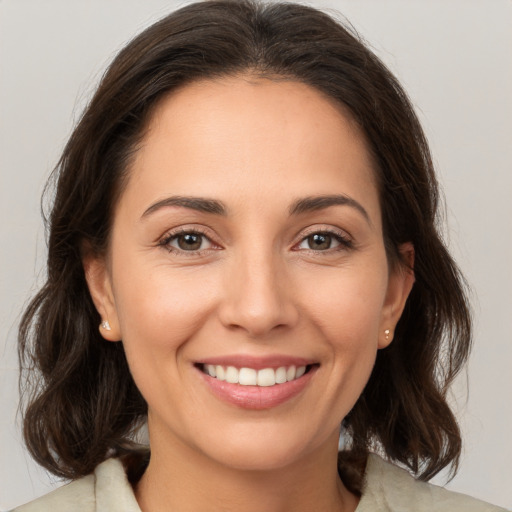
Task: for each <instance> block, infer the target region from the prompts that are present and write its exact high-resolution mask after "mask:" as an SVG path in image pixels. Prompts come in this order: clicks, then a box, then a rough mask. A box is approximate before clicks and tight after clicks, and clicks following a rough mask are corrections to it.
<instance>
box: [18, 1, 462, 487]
mask: <svg viewBox="0 0 512 512" xmlns="http://www.w3.org/2000/svg"><path fill="white" fill-rule="evenodd" d="M247 71H249V72H251V73H252V74H255V75H257V76H265V77H270V78H272V77H281V78H286V79H292V80H296V81H299V82H302V83H305V84H308V85H310V86H312V87H313V88H315V89H317V90H318V91H320V92H322V93H323V94H325V95H327V96H328V97H329V98H331V99H333V100H334V101H336V102H338V103H339V104H341V105H343V106H344V108H345V109H348V111H349V112H350V113H351V115H352V117H353V119H354V120H355V121H356V122H357V124H358V125H359V127H360V129H361V130H362V132H363V133H364V134H365V136H366V139H367V143H368V147H369V149H370V151H371V152H372V154H373V158H374V161H375V172H376V175H377V181H378V184H379V194H380V201H381V208H382V217H383V232H384V239H385V245H386V250H387V254H388V258H389V260H390V262H391V263H392V264H396V265H400V264H403V263H402V262H400V256H399V252H398V247H399V246H400V244H402V243H404V242H412V243H413V244H414V247H415V264H414V273H415V277H416V282H415V285H414V288H413V290H412V292H411V294H410V297H409V299H408V301H407V304H406V307H405V310H404V313H403V315H402V318H401V319H400V321H399V323H398V325H397V328H396V333H395V337H394V341H393V343H392V344H391V345H390V346H389V347H388V348H386V349H383V350H380V351H379V352H378V355H377V360H376V363H375V367H374V369H373V373H372V375H371V377H370V380H369V382H368V384H367V386H366V387H365V389H364V391H363V393H362V395H361V397H360V398H359V400H358V401H357V403H356V405H355V406H354V408H353V410H352V411H351V412H350V413H349V415H348V416H347V417H346V418H345V420H344V426H345V429H346V432H347V434H348V438H349V440H350V441H349V443H348V445H347V447H346V450H345V451H343V452H342V453H341V454H340V457H339V468H340V474H341V475H342V478H344V480H345V483H346V484H347V485H348V487H349V488H350V489H352V490H353V491H355V492H357V491H358V490H359V489H360V484H361V472H360V468H361V467H362V466H361V464H360V462H361V461H363V460H364V458H365V457H366V455H367V453H368V451H370V450H380V451H381V452H383V453H384V454H385V455H386V456H387V457H388V458H389V459H390V460H393V461H398V462H400V463H402V464H404V465H406V466H408V467H409V468H410V469H411V470H412V471H413V472H414V473H415V474H417V475H418V476H419V477H421V478H423V479H428V478H430V477H432V476H433V475H435V474H436V473H438V472H439V471H440V470H441V469H442V468H444V467H446V466H448V465H452V469H454V468H455V469H456V466H457V463H458V458H459V454H460V450H461V438H460V432H459V429H458V426H457V422H456V420H455V418H454V415H453V414H452V412H451V410H450V408H449V406H448V404H447V402H446V393H447V389H448V386H449V384H450V383H451V381H452V380H453V378H454V376H455V375H456V374H457V372H458V371H459V370H460V368H461V366H462V365H463V363H464V362H465V360H466V359H467V356H468V352H469V348H470V327H471V325H470V316H469V311H468V305H467V300H466V296H465V291H464V289H465V286H464V281H463V279H462V277H461V275H460V273H459V271H458V269H457V267H456V265H455V263H454V261H453V260H452V258H451V257H450V255H449V253H448V252H447V249H446V247H445V245H444V243H443V241H442V237H441V235H440V230H439V226H438V185H437V182H436V177H435V173H434V169H433V165H432V159H431V156H430V153H429V148H428V145H427V141H426V139H425V136H424V133H423V131H422V129H421V126H420V124H419V122H418V119H417V117H416V115H415V113H414V109H413V107H412V106H411V103H410V101H409V100H408V98H407V95H406V94H405V92H404V90H403V89H402V88H401V86H400V85H399V83H398V82H397V80H396V79H395V77H394V76H393V75H392V74H391V73H390V72H389V71H388V69H387V68H386V67H385V66H384V65H383V64H382V62H381V61H380V60H379V59H378V58H377V57H376V56H375V55H374V54H373V53H372V52H371V51H370V50H369V49H368V48H367V46H366V45H365V44H364V43H363V42H362V40H361V39H360V37H359V36H357V34H355V33H354V31H353V30H352V29H350V28H347V27H345V26H344V25H343V24H342V23H340V22H338V21H336V20H334V19H333V18H332V17H330V16H328V15H327V14H324V13H322V12H319V11H317V10H315V9H313V8H311V7H306V6H301V5H297V4H293V3H273V4H261V3H256V2H253V1H250V0H240V1H238V0H213V1H206V2H200V3H195V4H191V5H188V6H186V7H184V8H182V9H180V10H178V11H176V12H174V13H172V14H170V15H168V16H167V17H165V18H164V19H162V20H160V21H159V22H157V23H155V24H154V25H152V26H151V27H150V28H148V29H147V30H145V31H144V32H142V33H141V34H140V35H139V36H137V37H136V38H135V39H134V40H133V41H132V42H130V43H129V44H128V45H127V46H126V47H125V48H124V49H123V50H122V51H121V52H120V53H119V55H118V56H117V57H116V58H115V60H114V61H113V62H112V64H111V65H110V67H109V68H108V70H107V71H106V73H105V75H104V76H103V79H102V80H101V83H100V85H99V87H98V89H97V91H96V93H95V95H94V97H93V98H92V100H91V101H90V104H89V105H88V107H87V108H86V109H85V111H84V113H83V115H82V117H81V119H80V121H79V123H78V125H77V126H76V128H75V130H74V132H73V133H72V135H71V137H70V139H69V142H68V143H67V145H66V147H65V149H64V152H63V155H62V157H61V159H60V161H59V163H58V165H57V167H56V169H55V171H54V175H53V177H54V179H55V182H56V188H55V195H54V198H53V207H52V209H51V212H50V215H49V218H48V221H47V223H48V226H47V227H48V233H49V236H48V262H47V272H48V273H47V279H46V283H45V284H44V286H43V287H42V289H41V290H40V291H39V293H38V294H37V295H36V296H35V298H34V299H33V300H32V302H31V303H30V304H29V306H28V308H27V309H26V311H25V313H24V316H23V318H22V322H21V326H20V331H19V353H20V361H21V366H22V376H21V388H22V390H23V391H24V392H25V403H26V407H25V416H24V436H25V440H26V444H27V446H28V448H29V450H30V452H31V454H32V455H33V457H34V458H35V459H36V461H37V462H38V463H40V464H41V465H42V466H44V467H45V468H47V469H49V470H50V471H52V472H53V473H55V474H57V475H60V476H64V477H68V478H77V477H79V476H82V475H85V474H88V473H90V472H91V471H92V470H93V469H94V467H95V466H96V465H97V464H98V463H100V462H102V461H103V460H104V459H106V458H107V457H109V456H113V455H114V456H115V455H120V454H126V453H127V452H128V453H130V452H132V453H134V452H135V451H136V450H137V445H136V444H135V443H134V441H133V432H134V430H135V429H136V428H137V426H138V425H140V424H141V422H143V421H144V419H145V416H146V413H147V406H146V403H145V402H144V400H143V398H142V396H141V394H140V393H139V391H138V390H137V387H136V385H135V383H134V381H133V379H132V377H131V375H130V371H129V368H128V365H127V362H126V358H125V355H124V352H123V345H122V343H117V344H113V343H106V342H104V340H103V339H102V337H101V336H100V334H99V332H98V324H99V323H100V317H99V315H98V313H97V311H96V309H95V307H94V305H93V303H92V300H91V297H90V295H89V291H88V288H87V285H86V280H85V277H84V270H83V267H82V256H83V254H82V249H83V247H84V245H87V246H88V247H90V248H91V250H93V251H95V252H96V253H97V254H101V253H103V252H104V251H105V250H106V248H107V246H108V243H109V232H110V228H111V224H112V211H113V208H114V205H115V203H116V200H117V198H118V197H119V195H120V193H121V192H122V188H123V183H124V182H125V180H126V178H127V173H128V169H129V163H130V158H131V156H132V155H133V153H134V152H136V151H137V145H138V143H139V142H140V141H141V138H142V137H143V135H144V128H145V126H146V125H147V122H148V119H149V116H150V115H151V112H152V111H153V110H154V108H155V107H156V105H158V102H159V100H160V99H162V98H163V97H164V96H165V95H168V94H169V93H172V91H173V90H174V89H176V88H177V87H180V86H183V85H184V84H187V83H190V82H192V81H194V80H200V79H208V78H212V77H219V76H233V75H237V74H240V73H243V72H247ZM49 190H51V187H50V189H49Z"/></svg>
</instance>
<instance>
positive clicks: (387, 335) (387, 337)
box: [384, 329, 390, 341]
mask: <svg viewBox="0 0 512 512" xmlns="http://www.w3.org/2000/svg"><path fill="white" fill-rule="evenodd" d="M389 332H390V331H389V329H386V330H385V331H384V334H385V335H386V341H389Z"/></svg>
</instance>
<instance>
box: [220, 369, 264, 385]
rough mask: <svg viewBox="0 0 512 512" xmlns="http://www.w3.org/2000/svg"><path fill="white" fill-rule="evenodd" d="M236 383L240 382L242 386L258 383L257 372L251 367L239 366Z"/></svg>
mask: <svg viewBox="0 0 512 512" xmlns="http://www.w3.org/2000/svg"><path fill="white" fill-rule="evenodd" d="M217 378H218V377H217ZM238 383H239V384H242V386H256V384H257V383H258V373H257V372H256V370H253V369H252V368H240V373H239V374H238Z"/></svg>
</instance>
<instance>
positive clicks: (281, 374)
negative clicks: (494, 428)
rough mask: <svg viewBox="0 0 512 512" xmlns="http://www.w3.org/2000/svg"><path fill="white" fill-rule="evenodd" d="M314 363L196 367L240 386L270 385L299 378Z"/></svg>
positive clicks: (211, 375)
mask: <svg viewBox="0 0 512 512" xmlns="http://www.w3.org/2000/svg"><path fill="white" fill-rule="evenodd" d="M313 366H316V365H312V364H309V365H302V366H296V365H289V366H279V367H278V368H271V367H269V368H260V369H256V368H250V367H245V366H244V367H242V368H237V367H236V366H224V365H219V364H217V365H215V364H198V365H197V367H198V368H199V369H200V370H201V371H202V372H203V373H205V374H206V375H209V376H210V377H213V378H214V379H217V380H220V381H224V382H228V383H230V384H239V385H240V386H259V387H271V386H276V385H280V384H285V383H287V382H292V381H295V380H297V379H300V378H301V377H302V376H303V375H305V374H306V373H308V372H309V371H311V369H312V367H313Z"/></svg>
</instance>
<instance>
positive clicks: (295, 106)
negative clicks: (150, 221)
mask: <svg viewBox="0 0 512 512" xmlns="http://www.w3.org/2000/svg"><path fill="white" fill-rule="evenodd" d="M333 187H334V188H338V189H340V190H337V191H336V192H340V193H349V194H351V195H355V196H358V195H359V196H362V195H367V196H368V195H370V196H372V197H371V198H370V199H371V201H370V202H372V201H373V202H374V203H376V204H377V203H378V198H377V187H376V185H375V176H374V171H373V162H372V159H371V155H370V152H369V151H368V150H367V146H366V143H365V139H364V136H363V135H362V133H361V131H360V130H359V128H358V126H357V124H356V123H355V122H354V121H353V120H352V118H351V116H350V115H349V114H348V113H347V112H346V109H344V108H343V106H342V105H338V104H337V103H336V102H335V101H334V100H331V99H329V98H327V97H326V96H325V95H323V94H321V93H320V92H318V91H317V90H316V89H314V88H312V87H310V86H308V85H306V84H303V83H299V82H296V81H291V80H282V79H279V80H270V79H263V78H256V77H253V76H238V77H229V78H222V79H216V80H207V81H206V80H205V81H199V82H195V83H192V84H189V85H187V86H184V87H182V88H181V89H179V90H177V91H174V92H173V93H171V94H169V95H168V96H167V97H165V98H164V99H163V100H162V101H161V102H160V104H159V105H158V106H157V107H156V109H155V111H154V113H153V115H152V118H151V120H150V122H149V123H148V127H147V131H146V133H145V136H144V138H143V141H142V144H141V147H140V149H139V150H138V152H137V153H136V155H135V158H134V161H133V165H132V167H131V172H130V178H129V183H128V187H127V188H128V189H129V190H125V194H127V195H130V194H133V193H134V194H135V195H136V196H137V199H138V200H139V202H140V201H143V200H145V201H151V200H154V199H155V197H154V196H155V194H156V195H158V194H160V195H162V196H165V194H173V195H176V194H178V195H179V194H183V195H190V194H191V193H193V194H196V195H202V196H208V197H211V196H212V195H215V194H217V193H218V194H220V195H222V194H224V193H231V194H232V193H233V191H234V190H235V191H237V192H238V195H239V198H243V197H255V196H259V198H260V199H262V200H263V199H264V198H270V197H271V196H272V195H273V194H275V193H278V194H281V195H282V197H283V198H284V197H286V196H287V195H288V196H290V197H293V196H298V197H300V196H304V195H314V194H330V193H333ZM130 189H131V190H130ZM342 189H343V190H342ZM150 196H153V197H150ZM359 199H362V197H360V198H359ZM366 200H367V201H368V200H369V199H368V198H366ZM376 204H373V205H372V206H370V207H369V208H370V209H371V208H372V207H375V206H376ZM379 213H380V212H378V211H377V212H374V214H375V215H376V216H379Z"/></svg>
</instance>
